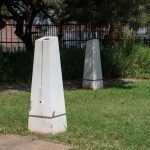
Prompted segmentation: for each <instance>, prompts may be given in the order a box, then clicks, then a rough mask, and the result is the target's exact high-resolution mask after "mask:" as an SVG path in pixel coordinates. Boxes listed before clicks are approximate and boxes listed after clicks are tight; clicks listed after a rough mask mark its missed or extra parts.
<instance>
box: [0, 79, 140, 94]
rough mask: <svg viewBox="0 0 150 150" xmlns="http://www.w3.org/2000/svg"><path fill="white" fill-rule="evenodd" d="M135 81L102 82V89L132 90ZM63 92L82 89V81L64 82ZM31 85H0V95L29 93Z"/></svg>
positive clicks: (115, 80)
mask: <svg viewBox="0 0 150 150" xmlns="http://www.w3.org/2000/svg"><path fill="white" fill-rule="evenodd" d="M135 82H137V81H135V80H133V79H130V80H129V79H114V80H104V89H108V88H116V89H127V90H130V89H133V88H135V85H134V84H132V83H135ZM64 89H65V90H80V89H82V80H71V81H64ZM30 91H31V85H29V84H14V85H8V84H0V93H2V92H8V93H9V92H30Z"/></svg>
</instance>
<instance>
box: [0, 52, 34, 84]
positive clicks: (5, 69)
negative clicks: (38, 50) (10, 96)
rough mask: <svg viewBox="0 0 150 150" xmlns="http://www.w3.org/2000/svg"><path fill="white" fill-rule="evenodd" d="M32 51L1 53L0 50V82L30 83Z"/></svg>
mask: <svg viewBox="0 0 150 150" xmlns="http://www.w3.org/2000/svg"><path fill="white" fill-rule="evenodd" d="M32 66H33V51H32V50H31V51H28V52H26V51H15V52H9V51H8V52H3V51H2V50H0V82H5V83H10V82H11V83H12V82H13V83H17V82H19V83H23V82H30V81H31V77H32Z"/></svg>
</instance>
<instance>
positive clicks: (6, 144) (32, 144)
mask: <svg viewBox="0 0 150 150" xmlns="http://www.w3.org/2000/svg"><path fill="white" fill-rule="evenodd" d="M0 150H69V146H67V145H64V144H57V143H54V142H47V141H42V140H33V139H32V138H31V137H22V136H14V135H0Z"/></svg>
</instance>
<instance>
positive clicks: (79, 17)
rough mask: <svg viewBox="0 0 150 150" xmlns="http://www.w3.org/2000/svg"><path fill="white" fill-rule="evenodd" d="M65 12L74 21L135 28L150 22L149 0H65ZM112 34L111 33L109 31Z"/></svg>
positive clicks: (112, 28)
mask: <svg viewBox="0 0 150 150" xmlns="http://www.w3.org/2000/svg"><path fill="white" fill-rule="evenodd" d="M64 3H65V5H66V8H65V10H64V11H65V13H66V14H68V15H69V16H70V17H68V18H72V19H74V20H75V21H76V22H79V23H84V24H94V25H95V26H105V27H109V28H110V32H113V30H114V28H115V27H117V28H118V30H120V29H119V28H120V27H122V26H125V25H127V26H129V28H132V29H134V30H135V29H137V28H139V27H142V26H147V25H148V24H149V23H150V2H149V0H144V1H143V0H82V1H81V0H76V1H74V0H65V2H64ZM110 34H112V33H110Z"/></svg>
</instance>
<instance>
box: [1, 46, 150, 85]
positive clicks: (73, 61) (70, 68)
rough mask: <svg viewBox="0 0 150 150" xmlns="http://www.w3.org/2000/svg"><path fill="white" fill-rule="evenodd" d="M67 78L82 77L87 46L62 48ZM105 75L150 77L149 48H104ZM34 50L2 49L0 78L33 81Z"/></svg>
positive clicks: (6, 81)
mask: <svg viewBox="0 0 150 150" xmlns="http://www.w3.org/2000/svg"><path fill="white" fill-rule="evenodd" d="M60 55H61V64H62V73H63V79H64V80H71V79H82V76H83V67H84V57H85V50H83V49H79V48H75V47H72V48H63V49H61V50H60ZM101 59H102V68H103V76H104V78H117V77H134V78H150V48H149V47H144V46H139V45H134V46H125V45H122V46H116V47H112V48H105V49H103V50H101ZM32 67H33V51H32V50H30V51H14V52H10V51H9V52H8V51H6V52H3V51H2V49H0V82H5V83H10V82H11V83H12V82H13V83H18V82H20V83H23V82H28V83H29V82H31V77H32Z"/></svg>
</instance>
